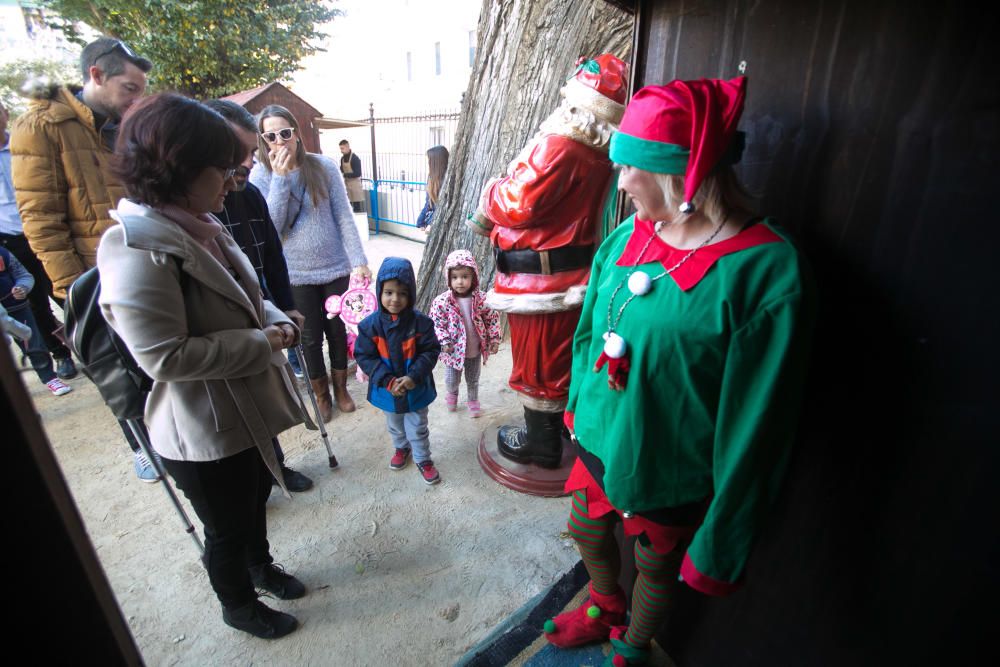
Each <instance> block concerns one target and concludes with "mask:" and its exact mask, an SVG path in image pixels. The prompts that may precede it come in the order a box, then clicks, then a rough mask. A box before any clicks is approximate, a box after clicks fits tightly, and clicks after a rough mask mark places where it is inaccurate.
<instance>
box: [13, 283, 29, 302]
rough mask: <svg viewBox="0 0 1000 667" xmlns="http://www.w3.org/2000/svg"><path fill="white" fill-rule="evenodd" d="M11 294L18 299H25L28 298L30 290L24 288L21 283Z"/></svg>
mask: <svg viewBox="0 0 1000 667" xmlns="http://www.w3.org/2000/svg"><path fill="white" fill-rule="evenodd" d="M10 295H11V296H12V297H14V298H15V299H17V300H18V301H24V300H25V299H27V298H28V290H26V289H24V288H23V287H21V286H20V285H18V286H17V287H15V288H14V289H12V290H11V291H10Z"/></svg>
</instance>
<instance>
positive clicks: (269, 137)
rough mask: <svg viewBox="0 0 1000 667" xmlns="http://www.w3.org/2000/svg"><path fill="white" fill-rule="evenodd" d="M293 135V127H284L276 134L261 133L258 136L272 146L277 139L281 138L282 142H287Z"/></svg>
mask: <svg viewBox="0 0 1000 667" xmlns="http://www.w3.org/2000/svg"><path fill="white" fill-rule="evenodd" d="M293 134H295V128H294V127H284V128H282V129H280V130H278V131H277V132H261V133H260V136H262V137H264V141H266V142H267V143H269V144H273V143H274V142H275V141H277V140H278V137H281V138H282V139H283V140H284V141H288V140H289V139H291V138H292V135H293Z"/></svg>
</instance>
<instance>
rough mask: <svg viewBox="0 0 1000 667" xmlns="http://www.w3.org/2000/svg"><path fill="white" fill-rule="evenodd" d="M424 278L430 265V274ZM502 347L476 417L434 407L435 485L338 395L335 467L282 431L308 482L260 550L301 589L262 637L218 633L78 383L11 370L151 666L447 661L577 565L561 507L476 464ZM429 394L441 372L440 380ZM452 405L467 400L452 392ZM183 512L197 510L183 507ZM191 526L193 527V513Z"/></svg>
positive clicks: (151, 491) (124, 455)
mask: <svg viewBox="0 0 1000 667" xmlns="http://www.w3.org/2000/svg"><path fill="white" fill-rule="evenodd" d="M422 248H423V246H422V245H421V244H415V243H412V242H409V241H405V240H402V239H399V238H398V237H392V236H388V235H382V236H379V237H376V238H373V239H372V240H371V241H369V243H368V244H367V249H368V253H369V257H370V260H371V266H372V270H373V271H375V270H377V268H378V264H379V263H380V262H381V259H382V257H384V256H386V255H390V254H392V255H401V256H404V257H409V258H410V259H411V260H414V261H415V263H416V260H418V259H419V255H420V252H421V251H422ZM434 270H437V268H436V267H435V269H434ZM509 370H510V357H509V347H507V345H504V346H503V347H501V350H500V354H499V355H498V356H497V357H495V358H494V359H493V360H491V362H490V363H489V364H488V365H487V366H486V367H485V369H484V373H483V378H482V384H481V400H482V402H483V407H484V411H485V414H484V416H483V417H482V418H481V419H478V420H473V419H471V418H469V415H468V412H467V411H465V409H464V407H463V408H462V409H461V410H460V411H459V412H457V413H448V412H447V411H446V410H445V408H444V405H443V400H441V399H439V400H438V401H437V402H436V403H435V404H434V405H433V406H432V408H431V412H430V424H431V444H432V452H433V456H434V459H435V461H436V463H437V464H438V467H439V469H440V471H441V475H442V478H443V482H442V483H441V484H440V485H438V486H434V487H429V486H427V485H425V484H424V483H423V481H422V480H421V479H420V478H419V475H418V473H417V472H416V469H415V467H413V466H410V467H409V468H407V469H405V470H402V471H398V472H394V471H392V470H390V469H389V467H388V459H389V456H390V455H391V448H390V445H389V444H388V439H387V436H386V433H385V427H384V422H383V419H382V415H381V413H379V412H378V411H376V410H375V409H374V408H372V407H371V406H370V405H368V404H367V403H365V402H364V400H363V397H364V387H363V386H362V385H359V384H357V383H356V382H355V381H354V380H352V381H351V383H350V390H351V392H352V394H353V395H354V397H355V399H356V400H357V401H358V405H359V410H358V412H356V413H353V414H350V415H338V416H337V417H335V419H334V421H333V422H332V423H331V424H330V425H329V429H330V432H331V435H332V439H333V442H334V449H335V452H336V454H337V456H338V458H339V459H340V461H341V464H342V465H341V468H340V469H339V470H336V471H330V470H329V469H328V468H327V467H326V453H325V451H324V449H323V445H322V442H321V441H320V439H319V437H318V435H317V434H316V433H315V432H310V431H306V430H305V429H304V428H301V427H300V428H296V429H293V430H291V431H289V432H288V433H286V434H284V435H283V436H282V438H281V441H282V445H283V446H284V448H285V451H286V452H287V455H288V462H289V464H290V465H291V466H292V467H294V468H296V469H299V470H301V471H302V472H305V473H306V474H308V475H310V476H311V477H313V478H314V479H315V480H316V482H317V485H316V488H315V489H313V490H312V491H310V492H308V493H304V494H296V495H295V497H294V498H293V499H292V500H287V499H285V498H283V497H272V498H271V500H270V501H269V513H268V519H269V525H270V537H271V544H272V552H273V554H274V555H275V557H276V558H277V560H278V561H279V562H281V563H283V564H284V565H285V567H287V568H288V570H289V571H291V572H294V573H296V574H297V575H298V576H299V577H300V578H301V579H302V580H303V581H304V582H305V583H306V585H307V586H308V587H309V589H310V594H309V595H307V596H306V597H305V598H304V599H302V600H297V601H292V602H281V601H272V602H271V604H273V605H274V606H275V607H277V608H280V609H283V610H287V611H289V612H291V613H294V614H295V615H296V616H298V618H299V619H300V621H301V622H302V628H301V629H300V630H299V631H298V632H296V633H295V634H293V635H291V636H290V637H288V638H285V639H282V640H278V641H274V642H268V641H264V640H258V639H254V638H251V637H249V636H247V635H244V634H242V633H239V632H237V631H235V630H232V629H230V628H228V627H227V626H225V625H224V624H223V623H222V620H221V613H220V610H219V606H218V603H217V601H216V600H215V598H214V595H213V594H212V592H211V590H210V588H209V585H208V580H207V578H206V576H205V574H204V571H203V570H202V568H201V566H200V564H199V563H198V559H197V554H196V552H195V549H194V546H193V544H192V543H191V541H190V538H189V537H188V536H187V535H186V534H184V532H183V531H182V529H181V527H180V522H179V520H178V518H177V516H176V515H175V513H174V511H173V509H172V507H171V506H170V505H169V503H168V501H167V499H166V496H165V495H164V493H163V491H162V489H161V488H160V486H159V485H149V484H143V483H141V482H139V481H138V480H137V479H136V478H135V476H134V474H133V472H132V459H131V455H130V453H129V451H128V448H127V446H126V444H125V443H124V441H123V439H122V436H121V433H120V431H119V430H118V426H117V424H116V422H115V421H114V419H113V418H112V417H111V415H110V413H109V412H108V411H107V409H106V408H105V407H104V405H103V404H102V403H101V401H100V398H99V396H98V394H97V391H96V390H95V389H94V388H93V386H91V385H90V383H89V382H88V381H87V380H86V379H83V378H82V377H81V378H79V379H75V380H73V381H71V384H72V385H73V386H74V388H75V389H76V391H74V392H73V393H72V394H69V395H67V396H65V397H60V398H56V397H53V396H51V395H50V394H49V392H48V391H47V390H46V389H45V388H44V387H43V386H41V385H39V384H38V383H37V381H36V380H35V378H34V376H33V375H32V374H30V373H25V374H24V375H23V377H24V379H25V382H26V384H27V386H28V388H29V390H30V392H31V395H32V397H33V399H34V401H35V404H36V406H37V408H38V410H39V412H40V413H41V415H42V418H43V421H44V424H45V428H46V431H47V433H48V435H49V439H50V440H51V441H52V443H53V446H54V449H55V451H56V455H57V457H58V459H59V462H60V465H61V466H62V469H63V473H64V475H65V476H66V479H67V481H68V483H69V485H70V488H71V489H72V491H73V494H74V497H75V498H76V501H77V503H78V505H79V506H80V509H81V513H82V514H83V517H84V521H85V523H86V526H87V530H88V532H89V534H90V536H91V539H92V541H93V543H94V545H95V547H96V549H97V552H98V555H99V556H100V558H101V562H102V563H103V565H104V568H105V571H106V572H107V574H108V577H109V579H110V581H111V585H112V588H113V589H114V592H115V594H116V596H117V598H118V601H119V603H120V605H121V607H122V610H123V612H124V614H125V617H126V618H127V619H128V622H129V624H130V626H131V628H132V632H133V634H134V635H135V638H136V640H137V642H138V644H139V647H140V649H141V650H142V652H143V655H144V656H145V658H146V661H147V663H148V664H150V665H175V664H176V665H223V664H225V665H229V664H244V665H247V664H254V665H261V664H265V665H377V666H379V667H385V666H388V665H448V664H452V663H453V662H454V661H455V660H456V659H458V658H459V657H460V656H461V655H462V654H463V653H464V652H465V651H466V650H467V649H468V648H469V647H471V646H472V645H474V644H475V643H476V642H478V641H479V640H480V639H481V638H483V637H485V636H486V635H487V634H488V633H489V631H490V629H491V628H493V627H494V626H495V625H496V624H497V623H499V622H500V621H502V620H503V619H504V618H505V617H506V616H507V615H509V614H510V613H512V612H513V611H514V610H516V609H517V608H518V607H520V606H521V605H522V604H524V603H525V602H526V601H527V600H529V599H530V598H531V597H532V596H534V595H535V594H536V593H538V592H539V591H541V590H542V589H544V588H545V587H547V586H548V585H549V584H551V583H552V582H554V581H555V580H556V579H557V578H558V577H559V576H560V575H561V574H562V573H563V572H565V571H566V570H568V569H569V568H570V567H571V566H572V565H573V563H575V562H576V560H577V554H576V551H575V549H574V548H573V546H572V545H571V544H570V541H569V540H567V539H566V538H565V536H564V535H563V534H562V533H563V531H564V529H565V518H566V515H567V513H568V505H567V503H566V501H564V500H559V499H541V498H533V497H528V496H523V495H520V494H517V493H514V492H512V491H509V490H507V489H504V488H502V487H500V486H498V485H497V484H496V483H494V482H493V481H492V480H490V479H488V478H487V477H486V476H485V475H484V474H483V473H482V471H481V470H480V468H479V465H478V463H477V462H476V455H475V447H476V444H477V442H478V439H479V436H480V433H481V432H482V430H483V429H488V428H491V427H495V426H497V425H499V424H502V423H509V422H512V421H513V420H514V419H516V418H517V416H518V414H519V412H520V410H519V408H518V407H517V405H516V401H515V399H514V395H513V394H512V392H511V391H510V390H509V389H507V388H506V385H505V379H506V376H507V374H508V373H509ZM436 379H437V382H438V386H439V387H441V386H442V385H443V371H442V370H441V369H440V368H438V369H437V372H436ZM463 399H464V394H463ZM191 516H192V518H193V517H194V515H193V513H191ZM195 521H196V520H195Z"/></svg>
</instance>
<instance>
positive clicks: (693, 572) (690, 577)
mask: <svg viewBox="0 0 1000 667" xmlns="http://www.w3.org/2000/svg"><path fill="white" fill-rule="evenodd" d="M681 577H683V579H684V583H686V584H687V585H688V586H690V587H691V588H693V589H695V590H696V591H698V592H699V593H704V594H705V595H720V596H721V595H729V594H731V593H734V592H736V591H737V590H738V589H739V588H740V585H739V584H734V583H731V582H728V581H720V580H719V579H713V578H712V577H710V576H708V575H707V574H702V573H701V572H699V571H698V568H696V567H695V566H694V563H693V562H692V561H691V555H690V554H687V553H685V554H684V562H683V563H681Z"/></svg>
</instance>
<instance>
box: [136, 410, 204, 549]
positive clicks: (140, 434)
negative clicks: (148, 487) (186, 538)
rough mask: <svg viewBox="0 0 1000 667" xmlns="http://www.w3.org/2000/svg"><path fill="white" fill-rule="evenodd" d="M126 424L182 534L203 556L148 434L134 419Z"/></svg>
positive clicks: (192, 526) (195, 533) (200, 544)
mask: <svg viewBox="0 0 1000 667" xmlns="http://www.w3.org/2000/svg"><path fill="white" fill-rule="evenodd" d="M125 421H126V422H127V423H128V427H129V428H130V429H131V430H132V435H134V436H135V439H136V442H138V443H139V449H141V450H142V453H143V454H144V455H145V456H146V460H147V461H149V464H150V465H151V466H153V470H155V471H156V476H157V480H159V481H160V482H161V483H162V484H163V488H164V489H165V490H166V492H167V495H168V496H170V502H172V503H173V504H174V509H176V510H177V514H178V515H180V517H181V522H182V523H183V524H184V532H185V533H187V534H188V535H190V536H191V539H192V540H194V543H195V546H197V547H198V552H199V553H201V554H202V555H204V554H205V547H204V546H203V545H202V543H201V540H199V539H198V533H197V531H195V527H194V525H193V524H192V523H191V519H189V518H188V515H187V512H185V511H184V507H183V506H182V505H181V501H180V500H179V499H178V498H177V494H176V493H175V492H174V487H173V486H171V485H170V482H169V481H168V480H167V476H166V475H164V474H163V471H162V470H161V469H160V465H159V463H158V462H157V460H156V457H155V456H153V450H152V446H151V445H150V442H149V433H148V432H147V431H146V427H145V426H144V425H143V424H141V423H139V421H138V420H135V419H127V420H125Z"/></svg>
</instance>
